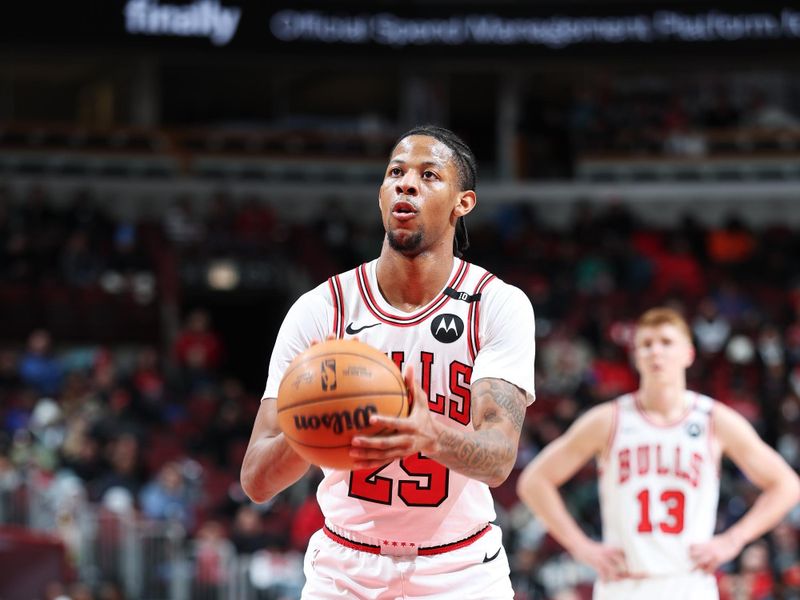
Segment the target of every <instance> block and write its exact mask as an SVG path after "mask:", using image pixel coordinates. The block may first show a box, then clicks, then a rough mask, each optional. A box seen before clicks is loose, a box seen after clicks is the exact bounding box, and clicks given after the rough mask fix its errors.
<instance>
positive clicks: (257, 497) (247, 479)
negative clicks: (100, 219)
mask: <svg viewBox="0 0 800 600" xmlns="http://www.w3.org/2000/svg"><path fill="white" fill-rule="evenodd" d="M239 483H240V484H241V486H242V491H244V493H245V495H246V496H247V497H248V498H249V499H250V500H251V501H253V502H255V503H256V504H261V503H263V502H266V501H267V500H269V499H271V498H272V494H270V493H269V491H268V490H266V489H264V487H263V486H259V485H258V484H257V481H256V477H255V474H254V473H253V469H252V468H248V461H247V457H245V460H244V462H243V463H242V470H241V472H240V473H239Z"/></svg>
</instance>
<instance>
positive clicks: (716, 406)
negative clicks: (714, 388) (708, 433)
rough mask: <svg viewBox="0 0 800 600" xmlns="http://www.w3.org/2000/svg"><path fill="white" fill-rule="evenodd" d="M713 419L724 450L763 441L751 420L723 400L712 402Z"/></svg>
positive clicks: (716, 433) (715, 430)
mask: <svg viewBox="0 0 800 600" xmlns="http://www.w3.org/2000/svg"><path fill="white" fill-rule="evenodd" d="M711 419H712V422H713V427H714V435H715V436H716V437H717V439H718V440H719V442H720V447H721V449H722V451H723V452H726V453H728V452H730V451H731V450H732V449H733V448H738V447H746V446H752V445H753V444H756V443H758V442H760V441H761V439H760V438H759V436H758V433H756V430H755V428H754V427H753V426H752V425H751V424H750V422H749V421H748V420H747V419H745V418H744V417H743V416H742V415H740V414H739V413H738V412H736V411H735V410H733V409H732V408H730V407H729V406H726V405H725V404H723V403H722V402H718V401H714V402H713V403H712V407H711Z"/></svg>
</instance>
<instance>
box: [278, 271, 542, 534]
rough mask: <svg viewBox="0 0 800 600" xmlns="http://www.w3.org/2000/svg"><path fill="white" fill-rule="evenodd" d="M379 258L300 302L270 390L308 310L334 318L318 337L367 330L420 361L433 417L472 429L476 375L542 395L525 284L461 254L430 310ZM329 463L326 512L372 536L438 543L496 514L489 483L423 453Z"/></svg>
mask: <svg viewBox="0 0 800 600" xmlns="http://www.w3.org/2000/svg"><path fill="white" fill-rule="evenodd" d="M376 267H377V260H375V261H372V262H369V263H365V264H363V265H361V266H360V267H358V268H356V269H353V270H352V271H348V272H346V273H343V274H340V275H337V276H334V277H332V278H331V279H329V280H328V282H327V283H325V284H322V285H320V286H319V287H317V288H316V289H315V290H312V291H311V292H309V294H310V295H312V297H311V298H306V299H305V300H304V299H303V298H301V299H300V300H299V301H298V303H296V304H295V307H293V309H292V310H290V312H289V314H288V315H287V320H286V321H284V325H283V327H282V329H281V333H280V334H279V340H278V342H277V343H276V348H275V351H274V352H273V357H272V360H271V362H270V374H269V378H268V382H267V389H266V391H265V395H264V397H274V396H275V394H276V392H277V387H278V384H279V383H280V377H281V376H282V373H283V370H284V369H285V364H283V363H288V361H289V360H291V357H292V356H293V355H294V354H295V353H296V352H293V351H291V350H289V348H291V346H292V344H291V342H288V341H281V337H282V336H284V335H291V334H292V332H293V331H295V330H297V329H298V328H299V327H305V325H297V326H294V327H293V326H292V325H291V323H292V322H293V320H295V319H302V318H303V314H305V321H306V322H317V323H318V324H319V325H318V328H320V326H321V325H322V323H321V322H320V319H319V318H318V316H313V315H310V314H309V312H310V311H313V312H317V313H319V312H322V313H324V314H325V315H326V317H324V318H327V319H328V320H327V328H326V330H325V331H322V332H320V331H317V332H316V336H317V339H323V338H324V335H327V334H329V333H333V334H334V335H335V336H336V337H339V338H352V337H358V338H359V339H360V340H361V341H362V342H365V343H367V344H369V345H371V346H374V347H376V348H379V349H381V350H383V351H384V352H386V354H387V355H388V356H389V357H390V358H392V359H393V360H394V361H395V363H396V364H397V365H398V366H399V367H400V368H401V370H402V369H403V368H405V366H406V365H407V364H409V363H410V364H412V365H413V366H414V372H415V374H416V377H417V379H418V381H419V382H420V385H421V386H422V388H423V389H424V390H425V391H426V392H427V394H428V405H429V408H430V411H431V413H432V415H433V418H435V419H437V420H439V421H440V422H442V423H445V424H447V426H449V427H454V428H460V429H465V430H472V429H473V424H472V417H471V412H472V411H471V401H472V398H471V392H470V387H471V386H470V384H471V382H472V381H476V380H477V379H480V378H483V377H497V378H501V379H505V380H506V381H509V382H511V383H513V384H515V385H517V386H519V387H521V388H522V389H523V390H525V391H527V392H529V393H530V394H531V395H533V357H534V337H533V336H534V331H533V326H534V324H533V310H532V308H531V305H530V301H529V300H528V299H527V297H526V296H525V295H524V294H523V293H522V292H521V291H520V290H519V289H517V288H515V287H513V286H510V285H507V284H505V283H503V282H502V281H500V280H499V279H497V278H496V277H495V276H494V275H492V274H491V273H489V272H487V271H486V270H485V269H482V268H481V267H478V266H476V265H473V264H470V263H467V262H465V261H462V260H460V259H458V258H455V259H454V265H453V270H452V272H451V276H450V278H449V280H448V283H447V285H446V286H445V288H443V289H442V291H441V292H440V293H439V294H438V295H437V296H436V297H435V298H434V299H433V300H432V301H431V302H430V303H428V304H427V305H426V306H425V307H424V308H422V309H421V310H418V311H416V312H414V313H403V312H400V311H398V310H397V309H395V308H393V307H392V306H391V305H390V304H389V303H388V302H386V300H385V299H384V298H383V296H382V294H381V292H380V291H379V289H378V284H377V276H376ZM306 296H308V294H307V295H306ZM298 305H300V306H301V308H298ZM302 307H305V308H302ZM487 317H488V319H487ZM487 320H488V321H489V322H488V323H487V322H486V321H487ZM306 330H307V328H306ZM509 332H511V333H513V334H514V335H508V334H509ZM301 333H302V332H301ZM306 335H307V337H309V338H310V337H312V336H314V334H313V333H308V334H306ZM301 337H306V336H301ZM302 343H303V341H301V342H299V344H300V345H302ZM323 471H324V474H325V478H324V480H323V481H322V483H321V484H320V486H319V488H318V490H317V499H318V501H319V504H320V508H321V509H322V512H323V514H324V515H325V517H326V519H327V521H328V522H329V523H331V524H332V525H335V526H337V527H340V528H344V529H346V530H350V531H355V532H360V533H363V534H364V535H369V536H372V537H381V538H387V539H391V540H402V541H408V542H414V543H417V544H420V545H436V544H439V543H447V542H452V541H453V540H457V539H460V538H461V537H464V536H465V534H468V533H471V532H472V531H474V530H475V529H476V528H478V527H480V526H483V525H485V524H486V523H487V522H490V521H492V520H493V519H494V518H495V512H494V504H493V500H492V497H491V494H490V492H489V488H488V486H487V485H486V484H484V483H481V482H479V481H477V480H474V479H471V478H468V477H465V476H463V475H461V474H459V473H456V472H453V471H451V470H450V469H448V468H446V467H444V466H443V465H441V464H439V463H438V462H436V461H434V460H433V459H430V458H427V457H425V456H422V455H412V456H408V457H406V458H404V459H402V460H397V461H394V462H393V463H391V464H389V465H386V466H385V467H382V468H379V469H375V470H361V471H354V472H350V471H339V470H333V469H323Z"/></svg>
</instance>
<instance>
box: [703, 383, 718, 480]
mask: <svg viewBox="0 0 800 600" xmlns="http://www.w3.org/2000/svg"><path fill="white" fill-rule="evenodd" d="M698 400H699V396H698ZM709 400H710V403H709V409H708V455H709V457H710V458H711V460H712V461H714V470H715V471H716V473H717V477H722V447H721V446H720V448H719V454H717V452H716V450H715V442H716V444H717V445H719V440H717V428H716V424H715V423H714V404H715V403H716V402H715V400H713V399H709Z"/></svg>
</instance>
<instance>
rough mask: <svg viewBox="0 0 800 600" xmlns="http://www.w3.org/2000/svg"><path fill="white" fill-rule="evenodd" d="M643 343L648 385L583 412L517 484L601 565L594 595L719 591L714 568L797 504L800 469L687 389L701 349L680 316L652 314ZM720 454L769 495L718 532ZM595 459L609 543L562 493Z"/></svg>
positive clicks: (686, 595)
mask: <svg viewBox="0 0 800 600" xmlns="http://www.w3.org/2000/svg"><path fill="white" fill-rule="evenodd" d="M633 351H634V359H635V363H636V368H637V369H638V371H639V374H640V387H639V390H638V391H636V392H635V393H633V394H627V395H624V396H622V397H620V398H617V399H616V400H614V401H611V402H607V403H604V404H601V405H598V406H596V407H594V408H593V409H591V410H589V411H588V412H587V413H586V414H584V415H583V416H582V417H580V418H579V419H578V420H577V421H575V423H574V424H573V425H572V426H571V427H570V428H569V430H568V431H567V432H566V433H565V434H564V435H563V436H561V437H560V438H558V439H557V440H555V441H554V442H552V443H551V444H549V445H548V446H547V447H546V448H545V449H544V450H543V451H542V452H541V453H540V454H539V455H538V456H537V457H536V458H535V459H534V460H533V461H532V462H531V463H530V464H529V465H528V466H527V467H526V468H525V469H524V470H523V472H522V474H521V475H520V478H519V480H518V485H517V491H518V493H519V495H520V498H521V499H522V500H523V501H524V502H525V504H527V506H528V507H529V508H530V509H531V510H532V511H533V512H534V513H535V514H536V515H537V516H538V517H539V518H540V519H541V520H542V521H543V522H544V524H545V525H546V526H547V528H548V529H549V531H550V533H551V534H552V535H553V537H555V539H556V540H558V542H560V543H561V545H562V546H564V547H565V548H566V549H567V550H568V551H569V552H570V553H571V554H572V555H573V556H574V557H575V558H576V559H577V560H580V561H582V562H584V563H586V564H588V565H589V566H591V567H593V568H594V569H595V570H596V571H597V574H598V576H599V577H598V579H599V580H598V582H597V583H596V584H595V588H594V598H595V599H612V598H613V599H614V600H629V599H636V600H645V599H646V600H658V599H659V598H663V599H669V600H677V599H678V598H680V599H681V600H693V599H696V600H708V599H710V598H718V597H719V595H718V591H717V586H716V580H715V579H714V576H713V573H714V572H715V570H716V569H717V567H719V566H720V565H721V564H722V563H725V562H727V561H729V560H731V559H733V558H734V557H736V556H737V555H738V554H739V552H740V551H741V550H742V548H743V547H744V546H745V545H746V544H747V543H749V542H751V541H753V540H754V539H756V538H758V537H759V536H760V535H762V534H763V533H765V532H766V531H768V530H769V529H770V528H772V527H773V526H774V525H775V524H777V523H778V522H779V521H780V520H781V518H782V517H783V516H784V515H785V514H786V513H787V512H788V511H789V510H790V509H791V508H792V507H793V506H794V505H795V503H797V501H798V499H800V483H799V482H798V477H797V475H796V474H795V473H794V471H793V470H792V469H791V467H789V465H787V464H786V463H785V462H784V460H783V459H782V458H781V457H780V456H779V455H778V454H777V453H776V452H775V451H774V450H772V449H771V448H770V447H769V446H767V445H766V444H765V443H764V442H763V441H762V440H761V439H760V438H759V437H758V435H757V434H756V432H755V430H754V429H753V428H752V427H751V426H750V424H749V423H748V422H747V421H746V420H745V419H744V418H742V417H741V416H740V415H739V414H738V413H736V412H734V411H733V410H731V409H730V408H728V407H727V406H725V405H723V404H720V403H719V402H716V401H714V400H712V399H711V398H708V397H706V396H701V395H700V394H697V393H695V392H692V391H689V390H687V389H686V369H687V368H688V367H689V366H690V365H691V363H692V360H693V359H694V348H693V346H692V342H691V334H690V333H689V328H688V326H687V325H686V322H685V321H684V320H683V318H682V317H681V316H680V315H679V314H678V313H676V312H675V311H673V310H671V309H666V308H655V309H652V310H649V311H648V312H646V313H645V314H644V315H643V316H642V317H641V318H640V320H639V322H638V326H637V329H636V334H635V338H634V350H633ZM722 455H726V456H728V457H730V458H731V459H732V460H733V462H734V463H735V464H736V465H737V467H738V468H739V469H741V471H742V472H743V473H744V474H745V475H746V476H747V477H748V479H750V481H752V482H753V483H754V484H755V485H756V486H758V487H759V488H760V489H761V490H762V492H761V494H760V496H759V498H758V500H757V501H756V502H755V504H754V505H753V507H752V508H751V509H750V510H749V511H748V512H747V513H746V514H745V515H744V516H743V517H742V518H741V519H740V520H739V521H738V522H737V523H735V524H734V525H733V526H731V527H730V528H729V529H728V530H727V531H724V532H722V533H720V534H718V535H714V525H715V522H716V515H717V502H718V498H719V469H720V460H721V456H722ZM593 457H594V458H596V459H597V461H598V467H599V472H600V475H599V488H600V506H601V516H602V524H603V542H602V543H598V542H595V541H593V540H591V539H589V538H588V537H587V536H586V535H585V534H584V533H583V531H581V529H580V527H579V526H578V524H577V523H576V522H575V520H574V519H573V518H572V517H571V516H570V514H569V513H568V512H567V509H566V506H565V504H564V502H563V500H562V498H561V496H560V494H559V492H558V488H559V486H560V485H561V484H563V483H564V482H565V481H567V480H568V479H570V478H571V477H572V476H573V475H574V474H575V473H576V472H577V471H578V470H579V469H581V467H583V466H584V465H585V464H586V463H587V462H588V461H589V460H590V459H591V458H593Z"/></svg>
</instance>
